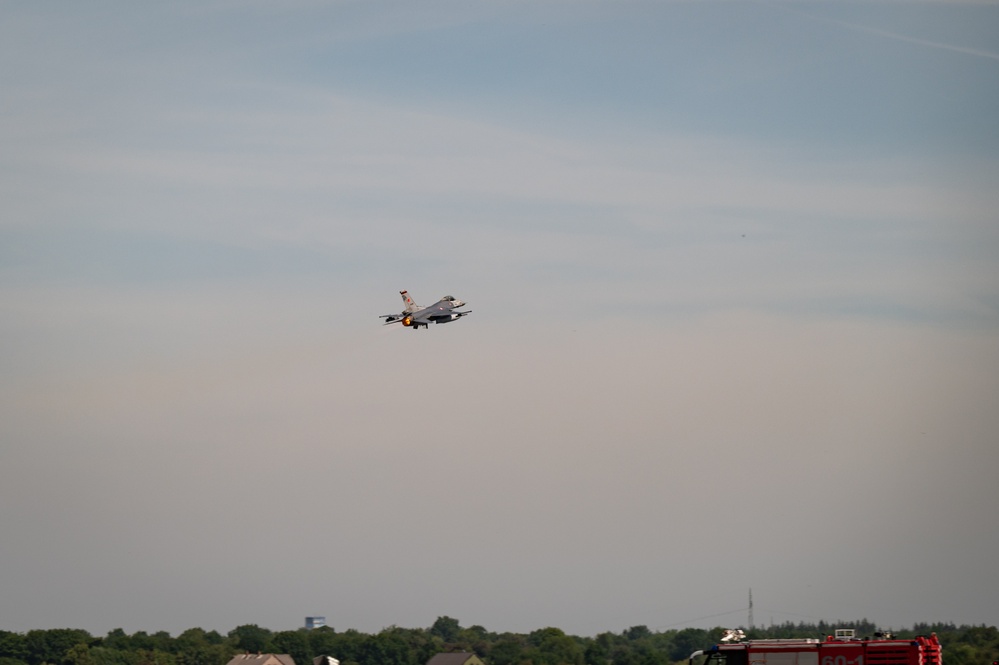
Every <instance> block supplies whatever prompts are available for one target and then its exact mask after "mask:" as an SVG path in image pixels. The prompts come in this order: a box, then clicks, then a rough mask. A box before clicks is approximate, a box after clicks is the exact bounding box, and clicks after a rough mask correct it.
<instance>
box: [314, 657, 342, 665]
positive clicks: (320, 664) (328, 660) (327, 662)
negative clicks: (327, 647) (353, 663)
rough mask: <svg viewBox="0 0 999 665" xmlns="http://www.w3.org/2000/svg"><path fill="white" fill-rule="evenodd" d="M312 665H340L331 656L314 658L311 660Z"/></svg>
mask: <svg viewBox="0 0 999 665" xmlns="http://www.w3.org/2000/svg"><path fill="white" fill-rule="evenodd" d="M312 665H340V661H339V660H337V659H336V658H334V657H333V656H316V657H315V658H313V659H312Z"/></svg>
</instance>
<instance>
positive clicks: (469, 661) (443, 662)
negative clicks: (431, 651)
mask: <svg viewBox="0 0 999 665" xmlns="http://www.w3.org/2000/svg"><path fill="white" fill-rule="evenodd" d="M427 665H485V663H483V662H482V661H481V660H480V659H479V657H478V656H476V655H475V654H474V653H466V652H464V651H459V652H457V653H439V654H437V655H436V656H434V657H433V658H431V659H430V660H428V661H427Z"/></svg>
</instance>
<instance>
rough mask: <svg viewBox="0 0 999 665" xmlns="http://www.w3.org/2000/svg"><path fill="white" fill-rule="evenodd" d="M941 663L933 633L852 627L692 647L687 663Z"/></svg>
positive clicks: (734, 664)
mask: <svg viewBox="0 0 999 665" xmlns="http://www.w3.org/2000/svg"><path fill="white" fill-rule="evenodd" d="M701 656H703V657H705V658H706V660H704V662H703V664H702V665H941V660H940V642H939V641H938V640H937V636H936V633H933V634H932V635H930V636H929V637H922V636H920V637H916V638H914V639H911V640H899V639H895V638H894V637H893V636H892V635H891V634H888V633H876V634H875V636H874V637H873V638H866V637H864V638H858V637H855V636H854V631H853V630H852V629H840V630H837V631H836V634H835V635H830V636H828V637H826V639H825V640H824V641H822V640H818V639H793V640H744V641H741V642H731V643H723V644H716V645H715V646H713V647H711V648H710V649H705V650H703V651H695V652H694V653H692V654H691V655H690V661H689V665H695V663H694V660H695V659H699V658H700V657H701Z"/></svg>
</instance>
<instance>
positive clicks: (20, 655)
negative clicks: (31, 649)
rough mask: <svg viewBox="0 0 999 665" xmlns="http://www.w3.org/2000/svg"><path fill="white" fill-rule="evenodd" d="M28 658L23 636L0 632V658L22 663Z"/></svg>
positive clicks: (4, 631) (26, 645)
mask: <svg viewBox="0 0 999 665" xmlns="http://www.w3.org/2000/svg"><path fill="white" fill-rule="evenodd" d="M27 656H28V644H27V641H26V640H25V639H24V635H21V634H20V633H12V632H10V631H6V630H0V658H8V659H12V660H18V661H21V662H23V661H24V659H25V658H27Z"/></svg>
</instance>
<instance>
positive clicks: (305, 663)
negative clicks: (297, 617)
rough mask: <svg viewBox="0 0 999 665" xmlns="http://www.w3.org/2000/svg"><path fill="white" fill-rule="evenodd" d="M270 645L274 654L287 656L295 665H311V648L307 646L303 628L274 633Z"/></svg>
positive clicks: (307, 642)
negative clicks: (272, 646)
mask: <svg viewBox="0 0 999 665" xmlns="http://www.w3.org/2000/svg"><path fill="white" fill-rule="evenodd" d="M271 643H272V644H273V645H274V651H275V652H277V653H286V654H288V655H289V656H291V657H292V659H293V660H294V661H295V663H296V665H312V658H313V654H312V647H311V646H310V645H309V638H308V631H306V630H305V629H304V628H303V629H301V630H283V631H281V632H280V633H274V637H273V638H272V639H271Z"/></svg>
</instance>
